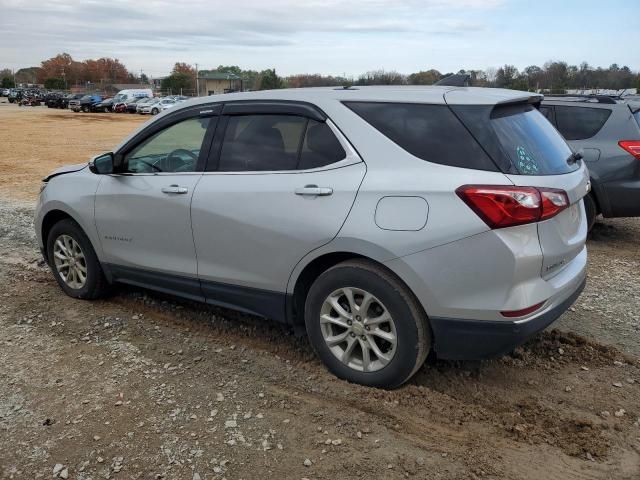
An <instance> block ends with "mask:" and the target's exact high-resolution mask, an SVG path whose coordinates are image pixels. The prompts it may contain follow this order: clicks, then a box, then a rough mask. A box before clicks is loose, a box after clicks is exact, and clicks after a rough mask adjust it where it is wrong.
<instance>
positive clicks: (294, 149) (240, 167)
mask: <svg viewBox="0 0 640 480" xmlns="http://www.w3.org/2000/svg"><path fill="white" fill-rule="evenodd" d="M306 126H307V119H306V118H304V117H298V116H294V115H237V116H231V117H229V123H228V124H227V129H226V131H225V135H224V141H223V144H222V151H221V152H220V164H219V167H218V169H219V170H220V171H223V172H254V171H277V170H295V169H296V166H297V164H298V151H299V150H300V143H301V141H302V136H303V134H304V130H305V128H306Z"/></svg>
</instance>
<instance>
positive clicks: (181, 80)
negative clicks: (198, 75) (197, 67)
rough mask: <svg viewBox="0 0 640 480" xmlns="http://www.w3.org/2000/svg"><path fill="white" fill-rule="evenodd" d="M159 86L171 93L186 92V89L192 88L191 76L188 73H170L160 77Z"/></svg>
mask: <svg viewBox="0 0 640 480" xmlns="http://www.w3.org/2000/svg"><path fill="white" fill-rule="evenodd" d="M160 88H161V89H162V90H167V91H170V92H171V93H172V94H178V93H180V92H183V93H186V91H189V90H192V89H193V77H192V76H191V75H189V74H188V73H172V74H171V75H169V76H168V77H165V78H163V79H162V82H161V83H160Z"/></svg>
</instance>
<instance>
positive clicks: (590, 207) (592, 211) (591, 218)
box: [584, 194, 598, 232]
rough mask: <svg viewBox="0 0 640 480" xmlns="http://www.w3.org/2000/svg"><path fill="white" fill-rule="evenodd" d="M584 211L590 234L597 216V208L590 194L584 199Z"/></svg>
mask: <svg viewBox="0 0 640 480" xmlns="http://www.w3.org/2000/svg"><path fill="white" fill-rule="evenodd" d="M584 210H585V213H586V214H587V229H588V231H589V232H590V231H591V229H592V228H593V226H594V225H595V223H596V217H597V216H598V206H597V205H596V201H595V199H594V198H593V195H592V194H588V195H587V196H586V197H584Z"/></svg>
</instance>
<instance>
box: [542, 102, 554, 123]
mask: <svg viewBox="0 0 640 480" xmlns="http://www.w3.org/2000/svg"><path fill="white" fill-rule="evenodd" d="M540 113H541V114H542V115H544V116H545V118H546V119H547V120H549V121H550V122H551V123H554V120H553V107H546V106H544V105H541V106H540Z"/></svg>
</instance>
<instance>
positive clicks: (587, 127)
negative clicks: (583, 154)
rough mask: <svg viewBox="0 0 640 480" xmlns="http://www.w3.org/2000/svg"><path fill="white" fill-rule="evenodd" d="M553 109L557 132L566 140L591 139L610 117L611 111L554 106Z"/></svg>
mask: <svg viewBox="0 0 640 480" xmlns="http://www.w3.org/2000/svg"><path fill="white" fill-rule="evenodd" d="M555 109H556V122H557V124H558V130H559V131H560V133H562V135H563V136H564V138H566V139H567V140H584V139H586V138H591V137H593V136H594V135H595V134H596V133H598V132H599V131H600V129H601V128H602V126H603V125H604V124H605V122H606V121H607V119H608V118H609V115H611V110H609V109H604V108H589V107H564V106H560V105H556V107H555Z"/></svg>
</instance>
